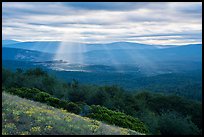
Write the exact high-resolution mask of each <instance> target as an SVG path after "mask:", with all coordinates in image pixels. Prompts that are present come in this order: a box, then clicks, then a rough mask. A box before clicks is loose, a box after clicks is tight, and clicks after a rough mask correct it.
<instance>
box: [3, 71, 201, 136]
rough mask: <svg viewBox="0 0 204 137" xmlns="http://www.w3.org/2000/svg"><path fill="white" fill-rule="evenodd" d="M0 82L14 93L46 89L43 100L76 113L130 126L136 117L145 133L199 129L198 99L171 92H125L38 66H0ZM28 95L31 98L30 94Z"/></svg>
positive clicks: (121, 89)
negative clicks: (57, 74) (67, 79)
mask: <svg viewBox="0 0 204 137" xmlns="http://www.w3.org/2000/svg"><path fill="white" fill-rule="evenodd" d="M2 86H3V90H6V91H10V92H11V93H14V92H15V91H16V94H18V95H20V93H21V92H22V93H26V91H29V90H30V89H32V90H31V91H35V90H39V92H42V93H41V94H45V93H47V94H49V95H50V96H52V99H48V100H47V101H48V102H49V103H50V105H52V106H54V105H56V106H55V107H60V106H57V103H53V102H58V103H59V102H60V101H65V102H69V105H66V108H67V106H68V108H67V110H70V111H73V112H74V113H76V114H79V115H82V116H89V117H91V118H95V119H97V120H100V121H105V122H107V123H109V124H114V125H118V126H121V125H122V126H123V127H126V128H130V129H133V130H136V129H134V128H135V127H137V126H134V123H137V120H136V122H134V121H135V119H138V120H139V121H141V122H142V123H144V128H142V129H139V130H140V131H143V130H144V132H145V133H148V134H162V135H169V134H201V133H202V104H201V102H199V101H195V100H189V99H187V98H185V97H181V96H177V95H173V94H172V95H165V94H161V93H152V92H151V91H148V90H147V91H139V92H136V93H135V92H127V91H126V90H124V89H123V88H121V87H119V86H117V85H112V86H96V85H87V84H86V85H85V84H83V85H82V84H80V83H79V82H78V81H77V80H72V81H70V82H68V83H67V82H64V81H62V80H59V79H56V78H55V77H54V76H51V75H49V74H48V73H47V72H46V71H44V70H42V69H40V68H35V69H29V70H26V71H23V70H22V69H17V70H16V71H15V72H12V71H9V70H6V69H4V68H2ZM33 88H34V89H33ZM17 91H18V92H17ZM19 92H20V93H19ZM22 95H26V94H22ZM39 96H40V95H39ZM25 97H26V98H27V96H25ZM30 98H31V99H34V97H33V96H31V97H30ZM57 100H58V101H57ZM36 101H37V100H36ZM41 101H45V100H41ZM52 103H53V104H52ZM70 103H71V104H70ZM59 105H62V103H59ZM73 108H74V109H73ZM93 108H95V109H93ZM91 110H95V111H91ZM90 112H92V113H90ZM101 112H104V113H101ZM103 115H105V116H103ZM101 116H103V117H101ZM117 116H118V117H127V118H126V119H125V120H124V121H122V119H121V121H117V119H118V118H117ZM128 121H130V122H128ZM128 123H129V124H128ZM139 123H140V122H139ZM140 127H142V126H141V125H140Z"/></svg>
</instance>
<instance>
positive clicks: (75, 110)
mask: <svg viewBox="0 0 204 137" xmlns="http://www.w3.org/2000/svg"><path fill="white" fill-rule="evenodd" d="M66 110H67V111H69V112H73V113H75V114H79V113H80V112H81V108H80V107H79V105H77V104H76V103H73V102H69V103H68V104H67V106H66Z"/></svg>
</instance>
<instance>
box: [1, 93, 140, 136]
mask: <svg viewBox="0 0 204 137" xmlns="http://www.w3.org/2000/svg"><path fill="white" fill-rule="evenodd" d="M2 134H3V135H142V134H141V133H138V132H136V131H133V130H130V129H125V128H120V127H116V126H112V125H107V124H105V123H102V122H99V121H97V120H92V119H89V118H86V117H81V116H79V115H76V114H73V113H69V112H67V111H66V110H63V109H57V108H54V107H51V106H48V105H46V104H42V103H39V102H35V101H31V100H27V99H23V98H20V97H18V96H14V95H10V94H8V93H5V92H2Z"/></svg>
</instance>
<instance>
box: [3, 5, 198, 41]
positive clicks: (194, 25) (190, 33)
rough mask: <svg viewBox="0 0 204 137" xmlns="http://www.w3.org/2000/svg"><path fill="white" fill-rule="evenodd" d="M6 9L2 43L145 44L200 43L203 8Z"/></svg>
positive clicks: (74, 6)
mask: <svg viewBox="0 0 204 137" xmlns="http://www.w3.org/2000/svg"><path fill="white" fill-rule="evenodd" d="M2 6H3V13H2V18H3V21H2V24H3V26H2V35H3V39H16V40H21V41H39V40H43V41H44V40H55V41H56V40H59V41H70V42H85V43H109V42H116V41H129V42H139V43H147V44H188V43H201V41H202V3H201V2H195V3H193V2H190V3H186V2H185V3H181V2H179V3H175V2H170V3H167V2H165V3H164V2H163V3H150V2H148V3H145V2H144V3H142V2H134V3H121V2H119V3H105V2H103V3H89V2H86V3H73V2H71V3H70V2H67V3H60V2H55V3H42V2H39V3H38V2H32V3H30V2H28V3H22V2H19V3H17V2H16V3H13V2H12V3H9V2H4V3H3V4H2ZM65 36H66V37H65Z"/></svg>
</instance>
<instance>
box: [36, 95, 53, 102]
mask: <svg viewBox="0 0 204 137" xmlns="http://www.w3.org/2000/svg"><path fill="white" fill-rule="evenodd" d="M49 97H51V95H50V94H48V93H45V92H39V93H37V94H36V95H35V96H34V100H36V101H39V102H43V103H44V102H46V99H47V98H49Z"/></svg>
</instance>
